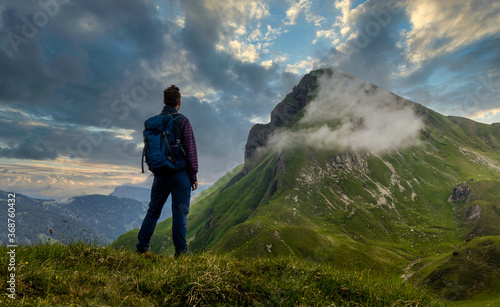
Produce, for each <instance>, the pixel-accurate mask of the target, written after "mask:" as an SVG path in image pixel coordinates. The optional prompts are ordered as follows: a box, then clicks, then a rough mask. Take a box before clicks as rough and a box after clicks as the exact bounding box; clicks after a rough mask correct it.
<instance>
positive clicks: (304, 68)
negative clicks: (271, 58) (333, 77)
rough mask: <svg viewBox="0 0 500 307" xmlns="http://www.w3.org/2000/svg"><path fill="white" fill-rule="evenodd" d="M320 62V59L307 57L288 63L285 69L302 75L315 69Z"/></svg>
mask: <svg viewBox="0 0 500 307" xmlns="http://www.w3.org/2000/svg"><path fill="white" fill-rule="evenodd" d="M319 63H320V60H318V59H313V58H312V57H307V59H305V60H302V61H300V62H297V63H295V64H287V66H286V69H285V71H286V72H289V73H293V74H298V75H300V74H304V73H305V72H309V71H311V70H313V69H314V68H315V67H316V66H317V65H318V64H319Z"/></svg>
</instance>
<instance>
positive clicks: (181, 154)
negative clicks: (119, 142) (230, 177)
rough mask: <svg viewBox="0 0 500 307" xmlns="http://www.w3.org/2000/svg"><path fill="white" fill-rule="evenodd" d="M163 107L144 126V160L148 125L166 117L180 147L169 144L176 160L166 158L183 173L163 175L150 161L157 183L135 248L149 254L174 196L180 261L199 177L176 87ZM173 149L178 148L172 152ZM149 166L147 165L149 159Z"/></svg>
mask: <svg viewBox="0 0 500 307" xmlns="http://www.w3.org/2000/svg"><path fill="white" fill-rule="evenodd" d="M163 103H164V104H165V106H164V107H163V110H162V112H161V113H160V114H159V116H156V117H153V118H150V119H148V120H147V121H146V123H145V126H146V129H145V150H144V152H145V153H143V159H144V155H145V154H146V148H147V146H148V144H146V130H147V129H148V121H150V120H152V119H154V118H158V119H160V123H165V119H163V118H164V117H166V118H169V119H170V120H172V121H173V127H172V129H173V132H174V135H175V138H176V140H177V144H174V145H169V144H168V142H167V144H166V146H167V149H168V152H169V153H171V151H175V150H174V149H177V150H176V151H175V154H173V155H174V159H170V158H169V157H167V159H169V160H172V162H174V164H176V165H177V166H179V165H181V167H180V169H175V170H173V171H169V172H165V173H160V172H156V171H155V169H154V168H152V163H151V158H150V159H149V163H148V166H149V167H150V170H151V171H152V172H153V173H154V181H153V186H152V187H151V201H150V202H149V209H148V212H147V213H146V216H145V217H144V220H143V222H142V226H141V230H140V231H139V235H138V236H137V238H138V240H139V243H138V244H137V245H136V248H137V252H138V253H144V252H147V251H148V249H149V242H150V239H151V236H152V235H153V232H154V230H155V227H156V223H157V221H158V219H159V218H160V214H161V210H162V208H163V205H164V204H165V201H166V200H167V198H168V196H169V195H170V194H172V239H173V241H174V246H175V256H176V257H178V256H180V255H183V254H186V253H187V243H186V216H187V214H188V213H189V201H190V198H191V191H195V190H196V189H197V188H198V181H197V179H196V174H197V172H198V156H197V152H196V143H195V139H194V134H193V129H192V128H191V124H190V123H189V120H188V118H187V117H185V116H184V115H182V114H180V113H178V112H177V111H179V108H180V107H181V93H180V91H179V88H178V87H177V86H175V85H171V86H170V87H168V88H167V89H165V91H163ZM168 114H171V115H172V118H170V117H169V116H165V115H168ZM161 119H163V122H161ZM156 134H158V133H156ZM165 135H166V134H165ZM165 135H164V137H165V140H166V139H167V138H166V136H165ZM160 137H161V135H160ZM162 142H163V140H162ZM179 142H180V143H179ZM159 143H160V142H158V144H159ZM176 146H177V147H179V148H177V147H176ZM153 147H154V144H153V145H151V144H150V146H149V148H153ZM172 147H176V148H174V149H172V150H171V148H172ZM164 156H165V154H163V155H162V158H165V157H164ZM146 162H148V156H147V155H146ZM143 172H144V168H143Z"/></svg>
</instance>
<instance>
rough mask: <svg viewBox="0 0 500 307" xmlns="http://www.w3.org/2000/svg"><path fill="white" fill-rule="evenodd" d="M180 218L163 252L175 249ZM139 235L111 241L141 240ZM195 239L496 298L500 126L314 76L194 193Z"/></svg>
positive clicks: (164, 226)
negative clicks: (241, 156) (227, 166)
mask: <svg viewBox="0 0 500 307" xmlns="http://www.w3.org/2000/svg"><path fill="white" fill-rule="evenodd" d="M170 224H171V219H167V220H166V221H164V222H162V223H159V224H158V227H157V231H156V232H155V234H154V236H153V238H152V250H153V251H155V252H158V253H172V252H173V244H172V242H171V239H170V238H171V227H170ZM137 231H138V230H137V229H135V230H133V231H130V232H128V233H125V234H123V235H122V236H120V237H119V238H118V239H117V240H116V241H115V242H114V243H113V245H112V246H114V247H130V248H132V247H133V245H134V244H135V237H136V236H137ZM187 238H188V240H189V249H190V250H200V251H206V250H209V251H212V252H216V253H224V254H231V255H234V256H238V257H239V256H241V257H248V256H255V257H275V256H279V255H287V256H291V257H298V258H303V259H309V260H315V261H329V262H332V263H335V264H337V265H338V266H341V267H346V268H353V269H359V270H365V269H370V270H372V271H375V272H379V273H383V274H387V275H388V276H392V275H398V276H401V278H403V279H405V280H410V281H412V282H414V283H416V284H418V285H422V286H426V287H429V288H431V289H433V290H434V291H435V292H436V293H438V294H439V295H441V296H442V297H443V298H446V299H449V300H461V299H470V298H473V297H474V296H476V295H478V294H481V295H483V296H488V295H490V296H498V295H499V292H498V291H499V289H498V287H496V286H495V285H498V284H500V275H499V273H498V265H499V263H498V259H500V125H499V124H492V125H486V124H481V123H477V122H474V121H472V120H469V119H465V118H460V117H452V116H448V117H447V116H443V115H441V114H439V113H437V112H435V111H433V110H430V109H428V108H425V107H423V106H422V105H420V104H417V103H414V102H411V101H408V100H406V99H404V98H401V97H399V96H397V95H395V94H393V93H390V92H388V91H385V90H384V89H382V88H379V87H377V86H375V85H373V84H370V83H367V82H364V81H363V80H361V79H359V78H355V77H353V76H351V75H348V74H346V73H344V72H341V71H338V70H333V69H327V70H318V71H313V72H311V73H310V74H308V75H306V76H304V78H303V79H302V80H301V81H300V83H299V84H298V85H297V86H296V87H294V89H293V91H292V92H291V93H290V94H288V95H287V96H286V97H285V98H284V100H283V101H282V102H281V103H279V104H278V105H277V106H276V108H275V109H274V110H273V112H272V113H271V122H270V123H269V124H265V125H264V124H258V125H255V126H254V127H253V128H252V129H251V131H250V132H249V136H248V141H247V144H246V149H245V163H244V165H241V166H239V167H237V168H236V169H234V170H232V171H231V172H229V173H228V174H227V175H226V176H224V177H223V178H221V179H220V180H219V181H218V182H217V183H215V184H214V185H213V186H212V187H211V188H210V189H208V190H206V191H203V192H202V193H200V195H199V196H198V197H197V198H196V201H195V203H194V204H193V205H192V209H191V212H190V214H189V216H188V233H187Z"/></svg>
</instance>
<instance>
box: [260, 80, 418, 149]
mask: <svg viewBox="0 0 500 307" xmlns="http://www.w3.org/2000/svg"><path fill="white" fill-rule="evenodd" d="M318 83H319V88H318V90H317V94H316V97H315V98H314V99H313V100H312V101H311V102H310V103H309V104H308V105H307V106H306V107H305V108H304V115H303V117H302V118H301V119H300V120H299V121H298V122H297V125H298V126H299V127H301V129H295V130H288V129H287V130H279V131H277V132H275V133H274V134H273V135H272V136H271V137H270V140H269V142H268V145H269V146H271V147H272V148H275V149H278V150H283V149H288V148H293V147H294V146H307V147H309V146H311V147H314V148H318V149H332V148H339V149H349V150H355V151H358V150H366V151H371V152H374V153H380V152H384V151H387V150H399V149H402V148H405V147H407V146H411V145H417V144H418V143H419V141H418V137H419V132H420V130H421V129H422V128H423V127H424V124H423V121H422V119H421V118H419V117H418V115H417V114H416V112H415V110H414V105H415V104H414V103H411V102H409V101H407V100H405V99H402V98H401V97H398V96H396V95H394V94H393V93H391V92H388V91H386V90H384V89H381V88H379V87H377V86H375V85H373V84H370V83H367V82H365V81H363V80H361V79H359V78H356V77H353V76H350V75H347V74H346V73H344V72H341V71H337V70H335V71H333V73H332V74H323V75H322V76H321V77H320V78H319V79H318Z"/></svg>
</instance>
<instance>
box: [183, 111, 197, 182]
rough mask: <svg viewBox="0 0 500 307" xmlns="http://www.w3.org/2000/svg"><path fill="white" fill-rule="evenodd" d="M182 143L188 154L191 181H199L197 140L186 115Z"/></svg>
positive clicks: (188, 170) (188, 169)
mask: <svg viewBox="0 0 500 307" xmlns="http://www.w3.org/2000/svg"><path fill="white" fill-rule="evenodd" d="M181 134H182V145H183V147H184V150H185V151H186V156H187V172H188V176H189V179H190V180H191V183H195V182H197V181H198V179H196V174H197V173H198V153H197V151H196V141H195V140H194V134H193V128H192V127H191V124H190V123H189V119H188V118H187V117H186V118H184V120H183V121H182V123H181Z"/></svg>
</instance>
